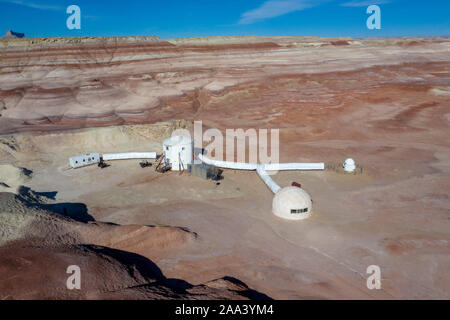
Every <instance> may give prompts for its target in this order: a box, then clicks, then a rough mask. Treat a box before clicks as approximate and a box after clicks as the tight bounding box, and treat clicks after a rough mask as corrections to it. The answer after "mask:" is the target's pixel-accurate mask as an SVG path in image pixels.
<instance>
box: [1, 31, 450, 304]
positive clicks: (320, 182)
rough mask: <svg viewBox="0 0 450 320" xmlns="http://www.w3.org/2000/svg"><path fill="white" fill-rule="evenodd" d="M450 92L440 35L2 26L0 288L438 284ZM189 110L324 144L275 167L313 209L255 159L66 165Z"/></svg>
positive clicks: (240, 292) (50, 293) (180, 120)
mask: <svg viewBox="0 0 450 320" xmlns="http://www.w3.org/2000/svg"><path fill="white" fill-rule="evenodd" d="M449 100H450V40H449V39H448V38H429V39H421V38H402V39H396V38H391V39H365V40H356V39H350V38H339V39H332V38H314V37H274V38H264V37H235V38H234V37H229V38H226V37H225V38H222V37H217V38H198V39H174V40H161V39H158V38H156V37H143V38H137V37H127V38H73V39H63V38H47V39H7V40H2V41H0V134H1V136H0V191H1V192H2V193H0V246H1V247H0V299H28V298H30V299H36V298H46V299H56V298H67V299H72V298H73V299H80V298H92V299H102V298H112V299H135V298H139V299H141V298H142V299H149V298H167V299H169V298H174V299H192V298H209V299H216V298H227V299H247V298H250V299H252V298H269V297H270V298H273V299H309V298H313V299H422V298H431V299H448V298H450V274H449V272H448V270H449V268H450V259H449V254H450V233H449V230H450V214H449V213H450V200H449V190H450V139H449V133H450V130H449V129H450V128H449V126H450V108H449V107H450V102H449ZM194 120H202V121H203V125H204V127H205V128H218V129H219V130H225V129H226V128H243V129H247V128H256V129H259V128H261V129H270V128H279V129H280V161H282V162H289V161H305V162H318V161H324V162H325V163H326V167H327V170H325V171H323V172H282V173H279V174H277V175H276V176H274V179H275V180H276V181H277V183H279V184H280V185H282V186H287V185H290V184H291V183H292V182H293V181H297V182H299V183H301V184H302V185H303V187H304V188H305V189H306V190H307V191H308V192H309V193H310V194H311V196H312V198H313V200H314V213H313V215H312V217H311V218H310V219H308V220H304V221H300V222H290V221H284V220H281V219H279V218H277V217H275V216H274V215H273V214H272V213H271V201H272V197H273V195H272V194H271V192H270V191H269V190H268V189H267V188H266V187H265V186H264V184H263V183H261V181H259V178H258V177H257V176H256V174H254V173H252V172H233V171H227V172H225V179H224V180H223V181H222V183H221V185H220V186H215V185H213V184H212V183H211V182H210V181H205V180H202V179H200V178H197V177H193V176H189V175H188V174H183V175H179V174H178V173H167V174H164V175H161V174H159V173H156V172H155V171H154V169H152V168H150V169H142V168H140V167H139V165H138V162H136V161H122V162H120V161H119V162H115V163H113V164H112V166H111V167H108V168H105V169H100V168H98V167H95V166H94V167H88V168H84V169H79V170H68V158H69V157H70V156H74V155H78V154H83V153H87V152H127V151H157V152H161V142H162V140H163V139H164V138H166V137H168V136H169V135H170V134H171V132H172V131H173V130H174V129H176V128H180V127H185V128H188V129H190V128H191V127H192V122H193V121H194ZM347 157H352V158H354V159H355V160H356V162H357V163H358V164H359V165H360V166H361V167H362V168H363V171H362V174H357V175H353V174H344V173H343V172H342V170H339V166H340V165H341V164H342V162H343V161H344V160H345V159H346V158H347ZM71 264H77V265H79V266H80V267H81V269H82V270H84V271H83V272H84V273H83V274H84V276H83V278H82V279H84V280H82V281H83V282H82V290H79V291H77V290H75V291H69V290H67V289H66V287H65V284H66V279H67V276H68V275H67V274H66V268H67V266H68V265H71ZM370 265H378V266H380V268H381V275H382V288H381V289H380V290H369V289H368V288H367V286H366V279H367V277H368V276H369V275H368V274H367V273H366V269H367V267H368V266H370ZM49 266H51V268H49Z"/></svg>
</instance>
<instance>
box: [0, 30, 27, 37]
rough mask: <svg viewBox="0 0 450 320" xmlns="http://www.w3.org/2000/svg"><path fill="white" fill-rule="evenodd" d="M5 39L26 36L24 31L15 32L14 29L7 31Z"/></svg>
mask: <svg viewBox="0 0 450 320" xmlns="http://www.w3.org/2000/svg"><path fill="white" fill-rule="evenodd" d="M3 38H4V39H17V38H25V34H24V33H19V32H14V31H12V30H8V31H6V35H5V36H3Z"/></svg>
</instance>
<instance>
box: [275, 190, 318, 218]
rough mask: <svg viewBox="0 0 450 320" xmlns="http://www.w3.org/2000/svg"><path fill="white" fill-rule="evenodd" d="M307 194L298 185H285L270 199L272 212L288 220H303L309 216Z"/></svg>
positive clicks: (310, 207) (310, 202)
mask: <svg viewBox="0 0 450 320" xmlns="http://www.w3.org/2000/svg"><path fill="white" fill-rule="evenodd" d="M311 210H312V201H311V197H310V196H309V194H308V193H307V192H306V191H305V190H303V189H301V188H298V187H286V188H283V189H281V190H280V191H278V192H277V194H276V195H275V197H274V198H273V201H272V211H273V214H274V215H276V216H278V217H280V218H283V219H288V220H303V219H307V218H309V217H310V216H311V214H312V212H311Z"/></svg>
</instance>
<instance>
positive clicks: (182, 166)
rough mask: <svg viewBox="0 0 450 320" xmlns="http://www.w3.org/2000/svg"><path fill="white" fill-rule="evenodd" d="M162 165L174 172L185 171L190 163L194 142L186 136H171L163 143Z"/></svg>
mask: <svg viewBox="0 0 450 320" xmlns="http://www.w3.org/2000/svg"><path fill="white" fill-rule="evenodd" d="M163 150H164V164H165V165H166V166H167V165H170V166H171V167H172V170H174V171H182V170H187V168H188V167H187V166H188V164H191V163H192V159H193V155H192V154H193V151H194V140H192V139H191V138H190V137H186V136H173V137H170V138H168V139H166V140H164V142H163Z"/></svg>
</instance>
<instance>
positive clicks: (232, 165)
mask: <svg viewBox="0 0 450 320" xmlns="http://www.w3.org/2000/svg"><path fill="white" fill-rule="evenodd" d="M198 158H199V159H200V160H201V161H202V162H204V163H206V164H209V165H211V166H215V167H219V168H225V169H233V170H250V171H255V170H256V168H257V167H258V165H257V164H253V163H242V162H231V161H219V160H213V159H210V158H208V157H206V156H204V155H202V154H201V153H199V154H198Z"/></svg>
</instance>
